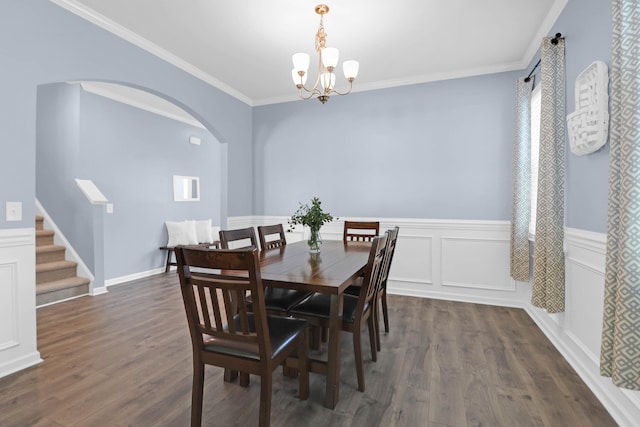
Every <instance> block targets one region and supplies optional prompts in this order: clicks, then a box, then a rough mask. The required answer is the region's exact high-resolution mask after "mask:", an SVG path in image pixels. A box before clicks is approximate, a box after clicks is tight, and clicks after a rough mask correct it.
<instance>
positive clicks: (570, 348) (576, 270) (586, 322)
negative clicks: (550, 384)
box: [523, 228, 640, 427]
mask: <svg viewBox="0 0 640 427" xmlns="http://www.w3.org/2000/svg"><path fill="white" fill-rule="evenodd" d="M565 250H566V253H565V265H566V279H565V280H566V288H565V291H566V296H565V312H564V313H563V315H549V314H547V313H546V312H545V311H544V310H541V309H539V308H536V307H533V306H532V305H531V303H530V299H526V300H525V301H523V303H524V308H525V309H526V310H527V312H528V313H529V315H530V316H531V318H532V319H533V320H534V321H535V322H536V324H537V325H538V326H539V327H540V329H541V330H542V331H543V332H544V333H545V335H547V337H548V338H549V340H550V341H551V342H552V343H553V344H554V346H555V347H556V348H557V349H558V350H559V351H560V353H562V355H563V356H564V358H565V359H567V361H568V362H569V363H570V364H571V366H572V367H573V368H574V369H575V370H576V372H577V373H578V375H580V377H581V378H582V380H583V381H584V382H585V383H586V384H587V385H588V386H589V388H590V389H591V391H593V393H594V394H595V395H596V396H597V397H598V399H600V401H601V402H602V404H603V405H604V406H605V407H606V408H607V410H608V411H609V413H610V414H611V415H612V416H613V417H614V419H615V420H616V422H617V423H618V424H620V425H621V426H629V427H631V426H634V427H637V426H638V425H639V420H640V392H638V391H629V390H624V389H621V388H618V387H615V386H614V385H613V383H612V382H611V379H610V378H606V377H603V376H601V375H600V369H599V365H600V343H601V340H602V337H601V335H602V313H603V305H604V271H605V253H606V236H605V235H604V234H601V233H593V232H588V231H583V230H576V229H571V228H566V229H565Z"/></svg>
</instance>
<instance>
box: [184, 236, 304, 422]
mask: <svg viewBox="0 0 640 427" xmlns="http://www.w3.org/2000/svg"><path fill="white" fill-rule="evenodd" d="M175 252H176V259H177V262H178V275H179V277H180V290H181V292H182V299H183V302H184V308H185V312H186V315H187V321H188V324H189V331H190V333H191V344H192V349H193V386H192V392H191V393H192V394H191V426H192V427H194V426H200V425H201V422H202V400H203V399H202V398H203V391H204V372H205V371H204V368H205V365H214V366H219V367H223V368H225V369H229V370H233V371H240V372H243V374H246V376H247V379H248V375H249V374H254V375H258V376H260V413H259V425H260V426H268V425H269V421H270V414H271V394H272V375H273V371H274V370H275V368H276V367H278V366H279V365H280V364H283V363H285V364H286V365H287V366H291V367H295V368H297V369H298V371H299V388H300V389H299V397H300V399H301V400H305V399H306V398H307V396H308V391H309V372H308V358H307V352H308V345H309V343H308V338H307V321H305V320H304V319H294V318H287V317H281V316H269V315H267V313H266V310H265V306H264V299H263V293H262V279H261V276H260V264H259V260H258V251H257V250H256V249H253V250H215V249H202V248H187V247H176V251H175ZM192 268H195V270H192ZM246 292H249V293H250V294H251V296H252V300H253V312H248V311H247V310H246V309H245V307H244V304H238V301H242V298H243V297H244V294H245V293H246ZM294 355H295V356H296V360H294V359H292V356H294ZM241 384H242V382H241ZM242 385H248V381H246V383H245V384H242Z"/></svg>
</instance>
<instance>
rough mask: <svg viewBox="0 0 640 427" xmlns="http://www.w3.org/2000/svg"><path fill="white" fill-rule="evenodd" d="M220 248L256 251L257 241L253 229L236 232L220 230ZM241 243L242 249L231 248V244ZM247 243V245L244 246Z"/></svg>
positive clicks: (241, 229)
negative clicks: (254, 249)
mask: <svg viewBox="0 0 640 427" xmlns="http://www.w3.org/2000/svg"><path fill="white" fill-rule="evenodd" d="M219 234H220V247H221V248H222V249H253V248H256V249H258V240H257V239H256V232H255V230H254V228H253V227H247V228H238V229H236V230H220V233H219ZM241 241H242V242H244V243H241V244H243V245H244V246H242V247H233V248H232V247H231V246H233V245H231V243H235V242H241ZM245 243H248V244H245Z"/></svg>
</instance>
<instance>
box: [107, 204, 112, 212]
mask: <svg viewBox="0 0 640 427" xmlns="http://www.w3.org/2000/svg"><path fill="white" fill-rule="evenodd" d="M106 211H107V213H113V203H107V206H106Z"/></svg>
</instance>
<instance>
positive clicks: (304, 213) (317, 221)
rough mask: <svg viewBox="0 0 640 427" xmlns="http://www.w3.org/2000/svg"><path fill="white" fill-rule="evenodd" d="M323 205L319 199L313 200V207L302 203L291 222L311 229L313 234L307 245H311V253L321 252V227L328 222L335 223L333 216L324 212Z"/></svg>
mask: <svg viewBox="0 0 640 427" xmlns="http://www.w3.org/2000/svg"><path fill="white" fill-rule="evenodd" d="M321 203H322V202H320V199H318V198H317V197H314V198H312V199H311V206H309V205H308V204H304V205H303V204H302V203H300V207H299V208H298V210H296V211H295V213H294V214H293V215H292V216H291V219H290V220H289V224H292V225H296V224H302V225H306V226H307V227H309V229H310V230H311V234H310V236H309V240H308V241H307V243H308V244H309V252H311V253H318V252H320V244H321V243H322V239H321V238H320V227H322V225H323V224H326V223H327V222H331V221H333V216H331V214H329V213H326V212H324V211H323V210H322V206H320V204H321Z"/></svg>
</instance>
